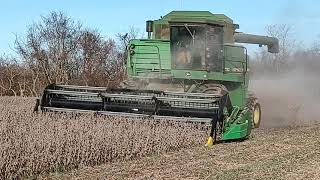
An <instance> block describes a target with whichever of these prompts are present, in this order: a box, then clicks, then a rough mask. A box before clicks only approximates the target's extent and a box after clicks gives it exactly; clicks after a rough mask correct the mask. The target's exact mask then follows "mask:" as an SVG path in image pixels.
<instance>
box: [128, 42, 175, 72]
mask: <svg viewBox="0 0 320 180" xmlns="http://www.w3.org/2000/svg"><path fill="white" fill-rule="evenodd" d="M129 49H130V50H129V53H128V62H127V72H128V75H129V76H132V77H138V76H142V77H143V76H144V77H149V78H155V77H158V76H159V77H158V78H160V74H161V73H164V74H170V70H171V54H170V43H169V41H163V40H132V41H130V44H129ZM155 74H156V76H155ZM146 75H148V76H146Z"/></svg>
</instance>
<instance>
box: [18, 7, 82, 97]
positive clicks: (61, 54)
mask: <svg viewBox="0 0 320 180" xmlns="http://www.w3.org/2000/svg"><path fill="white" fill-rule="evenodd" d="M80 28H81V25H80V23H76V22H74V21H73V20H72V19H70V18H69V17H67V16H65V15H64V14H63V13H62V12H52V13H50V14H49V15H48V16H46V17H45V16H43V17H41V21H40V22H39V23H34V24H33V25H31V26H30V27H29V29H28V32H27V37H26V38H25V39H21V38H18V37H17V38H16V42H15V45H16V50H17V53H18V54H19V55H21V57H22V58H23V60H24V61H25V62H26V64H27V65H28V66H29V67H30V69H31V70H32V74H33V78H34V80H35V81H38V80H39V79H41V80H45V81H44V84H51V83H68V82H69V80H70V79H71V78H72V77H71V76H72V74H71V72H72V69H73V68H74V66H73V61H74V59H75V58H76V54H77V53H76V50H77V38H78V36H79V35H78V33H79V30H80ZM34 83H35V84H36V83H37V82H34ZM33 89H35V87H33ZM35 91H37V90H35Z"/></svg>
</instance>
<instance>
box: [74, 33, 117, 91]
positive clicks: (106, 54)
mask: <svg viewBox="0 0 320 180" xmlns="http://www.w3.org/2000/svg"><path fill="white" fill-rule="evenodd" d="M79 49H80V51H81V54H82V55H81V58H80V64H79V65H80V67H81V68H80V69H81V74H82V78H81V79H82V80H83V81H84V84H85V85H91V86H96V85H100V86H106V87H108V86H110V83H111V84H113V83H116V82H118V81H119V78H120V77H119V75H120V74H119V73H120V70H117V68H118V66H119V63H117V62H119V56H118V54H119V53H118V52H117V47H116V43H115V41H113V40H111V39H109V40H104V39H103V38H102V36H101V35H100V34H99V33H98V32H97V31H90V30H86V31H83V32H82V33H81V36H80V38H79ZM120 66H122V64H120ZM120 76H121V75H120ZM120 79H121V78H120Z"/></svg>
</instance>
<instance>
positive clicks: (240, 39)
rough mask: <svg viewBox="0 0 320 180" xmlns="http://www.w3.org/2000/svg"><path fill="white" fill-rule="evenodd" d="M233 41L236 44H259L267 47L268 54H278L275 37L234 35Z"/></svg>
mask: <svg viewBox="0 0 320 180" xmlns="http://www.w3.org/2000/svg"><path fill="white" fill-rule="evenodd" d="M234 41H235V42H237V43H247V44H259V45H260V46H261V45H266V46H268V52H270V53H278V52H279V40H278V39H277V38H275V37H269V36H259V35H253V34H246V33H235V34H234Z"/></svg>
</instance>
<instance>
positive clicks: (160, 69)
mask: <svg viewBox="0 0 320 180" xmlns="http://www.w3.org/2000/svg"><path fill="white" fill-rule="evenodd" d="M134 46H142V47H143V46H149V47H150V46H151V47H155V48H157V51H158V53H157V54H158V61H159V73H160V78H161V79H162V65H161V57H160V48H159V47H158V46H157V45H145V44H139V45H134ZM129 49H130V48H129ZM150 54H154V53H150ZM129 57H130V59H129V61H130V63H131V55H129Z"/></svg>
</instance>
